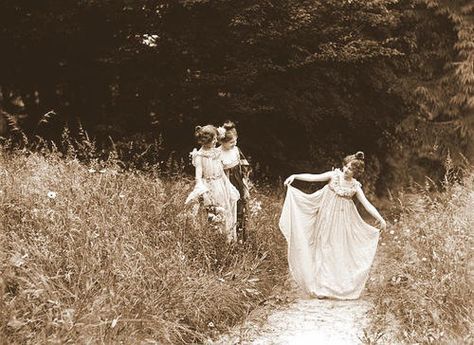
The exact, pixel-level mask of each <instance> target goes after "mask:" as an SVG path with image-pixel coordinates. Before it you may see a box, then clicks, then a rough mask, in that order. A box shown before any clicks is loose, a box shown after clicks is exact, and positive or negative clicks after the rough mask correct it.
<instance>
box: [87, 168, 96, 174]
mask: <svg viewBox="0 0 474 345" xmlns="http://www.w3.org/2000/svg"><path fill="white" fill-rule="evenodd" d="M88 171H89V173H90V174H93V173H95V172H96V170H95V169H92V168H90V169H89V170H88Z"/></svg>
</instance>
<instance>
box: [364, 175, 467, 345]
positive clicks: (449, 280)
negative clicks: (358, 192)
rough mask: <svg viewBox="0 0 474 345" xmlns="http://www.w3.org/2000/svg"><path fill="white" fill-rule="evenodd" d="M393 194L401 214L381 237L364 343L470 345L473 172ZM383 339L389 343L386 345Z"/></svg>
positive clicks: (371, 285) (371, 283)
mask: <svg viewBox="0 0 474 345" xmlns="http://www.w3.org/2000/svg"><path fill="white" fill-rule="evenodd" d="M426 187H427V188H419V189H418V191H417V193H415V194H410V195H409V196H403V195H401V198H400V199H399V200H397V201H394V203H397V204H398V205H397V208H398V211H399V212H401V213H400V216H399V217H398V218H397V220H396V221H395V222H394V224H392V225H391V226H390V227H389V228H388V231H387V232H386V233H385V234H384V235H383V237H382V240H381V242H380V243H379V248H381V249H382V251H381V260H380V261H381V263H380V265H378V266H377V267H376V269H375V271H374V272H373V276H374V277H379V278H380V279H377V280H376V281H372V282H370V285H369V288H370V290H371V291H372V292H373V295H374V297H375V306H374V308H373V310H372V312H371V317H372V323H371V327H370V329H369V333H370V334H371V337H369V338H371V339H377V337H379V336H382V335H383V334H386V335H385V336H382V339H385V340H388V343H389V344H390V343H393V342H394V340H395V339H394V338H395V337H396V338H397V340H398V341H399V342H400V343H402V344H472V343H474V336H473V334H474V333H473V331H474V329H473V310H474V299H473V298H472V296H473V286H474V256H473V253H474V251H473V249H474V242H473V232H474V174H470V175H468V176H466V177H465V179H464V181H463V183H462V184H449V183H445V185H444V189H443V191H442V192H433V191H432V189H433V188H432V187H433V184H432V183H429V181H428V184H427V186H426ZM390 339H392V340H391V341H390Z"/></svg>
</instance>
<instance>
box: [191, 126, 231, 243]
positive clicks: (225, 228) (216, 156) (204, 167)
mask: <svg viewBox="0 0 474 345" xmlns="http://www.w3.org/2000/svg"><path fill="white" fill-rule="evenodd" d="M195 136H196V140H197V142H198V143H199V144H200V145H201V148H200V149H199V150H196V149H194V150H193V152H191V158H192V163H193V165H194V166H195V168H196V172H195V178H196V185H195V187H194V189H193V191H192V192H191V193H190V194H189V195H188V197H187V199H186V202H185V203H186V204H189V203H191V202H193V201H199V200H201V201H202V202H203V204H204V206H205V207H206V208H207V209H208V211H209V213H210V214H212V215H214V219H211V221H214V223H217V224H219V226H218V229H219V231H221V232H222V233H224V234H225V235H226V237H227V241H228V242H233V241H236V239H237V234H236V224H237V200H239V198H240V195H239V191H238V190H237V189H236V188H235V187H234V186H233V185H232V184H231V183H230V181H229V178H228V177H227V176H226V174H225V173H224V166H223V163H222V150H221V149H220V148H216V143H217V136H218V132H217V129H216V128H215V127H214V126H212V125H206V126H203V127H201V126H197V127H196V129H195ZM215 218H218V221H216V220H215Z"/></svg>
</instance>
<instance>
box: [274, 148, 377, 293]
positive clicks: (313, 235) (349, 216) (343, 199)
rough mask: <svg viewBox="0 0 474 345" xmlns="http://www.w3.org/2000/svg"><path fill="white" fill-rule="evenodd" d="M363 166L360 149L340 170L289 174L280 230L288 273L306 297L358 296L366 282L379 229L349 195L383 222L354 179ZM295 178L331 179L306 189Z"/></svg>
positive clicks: (306, 179)
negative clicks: (296, 185)
mask: <svg viewBox="0 0 474 345" xmlns="http://www.w3.org/2000/svg"><path fill="white" fill-rule="evenodd" d="M363 171H364V154H363V152H360V151H359V152H357V153H356V154H355V155H350V156H347V157H346V158H345V159H344V167H343V170H342V171H341V170H339V169H337V170H334V171H329V172H325V173H322V174H297V175H291V176H290V177H288V178H287V179H286V181H285V185H286V186H288V190H287V194H286V198H285V202H284V205H283V210H282V214H281V217H280V229H281V231H282V233H283V235H284V236H285V238H286V240H287V242H288V264H289V268H290V272H291V275H292V276H293V278H294V279H295V281H296V282H297V284H298V285H299V286H300V287H301V288H302V289H303V291H304V292H305V293H306V294H308V295H310V296H315V297H318V298H325V297H329V298H336V299H357V298H359V296H360V294H361V292H362V290H363V288H364V285H365V283H366V281H367V277H368V274H369V270H370V267H371V265H372V261H373V259H374V256H375V252H376V249H377V242H378V239H379V230H377V229H376V228H374V227H373V226H371V225H369V224H367V223H366V222H365V221H364V220H363V219H362V218H361V216H360V215H359V212H358V211H357V208H356V206H355V204H354V202H353V200H352V198H353V197H354V196H356V197H357V199H358V200H359V201H360V202H361V204H362V205H363V206H364V207H365V209H366V210H367V211H368V212H369V213H370V214H371V215H372V216H373V217H374V218H375V219H377V220H378V221H379V222H380V227H381V228H382V229H385V227H386V223H385V221H384V219H383V218H382V216H381V215H380V214H379V212H378V211H377V210H376V208H375V207H374V206H373V205H372V204H371V203H370V202H369V201H368V200H367V198H366V197H365V195H364V192H363V191H362V188H361V184H360V183H359V182H358V181H357V180H356V179H355V178H354V176H358V175H360V174H361V173H363ZM294 180H301V181H308V182H324V181H329V183H328V184H326V185H325V186H324V187H323V188H322V189H320V190H318V191H316V192H315V193H313V194H306V193H303V192H302V191H300V190H298V189H296V188H294V187H292V186H291V183H292V182H293V181H294Z"/></svg>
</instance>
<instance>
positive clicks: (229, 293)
mask: <svg viewBox="0 0 474 345" xmlns="http://www.w3.org/2000/svg"><path fill="white" fill-rule="evenodd" d="M90 162H91V163H89V164H87V165H85V164H83V163H80V162H79V161H78V160H77V159H75V158H74V154H71V155H69V156H67V155H66V156H64V155H62V154H59V153H57V152H54V151H53V152H49V153H43V154H39V153H32V152H29V151H18V150H17V151H13V152H11V151H9V152H8V153H7V151H0V220H1V226H2V227H1V229H0V230H1V231H0V343H2V342H3V343H5V344H46V343H60V344H67V343H88V344H109V343H120V342H123V343H125V344H128V343H137V344H140V343H141V344H190V343H202V342H204V341H205V340H206V339H209V338H212V337H214V336H217V335H218V334H219V333H222V332H225V331H226V330H227V329H228V328H230V327H232V326H233V325H235V324H238V323H239V322H240V321H242V320H243V319H245V317H246V315H247V314H248V313H249V311H251V310H254V309H255V308H257V307H258V306H259V305H261V304H265V303H264V301H265V300H266V299H268V298H271V295H272V293H273V292H274V291H275V290H276V289H278V288H281V286H282V284H284V283H285V281H286V278H287V261H286V244H285V242H284V239H283V237H282V236H281V234H280V232H279V230H278V228H277V224H278V217H279V215H280V210H281V204H282V202H283V189H271V188H268V187H257V188H255V189H254V190H253V193H252V202H251V216H250V238H249V241H248V243H247V244H246V245H245V246H241V245H227V244H225V238H224V237H223V236H222V235H220V234H219V233H217V232H216V231H215V230H213V229H212V228H211V227H210V226H209V225H208V224H207V222H206V219H205V216H206V215H205V214H203V213H201V212H200V213H198V214H197V216H195V215H194V213H193V209H192V208H186V207H184V200H185V198H186V196H187V194H188V192H189V191H190V190H191V189H192V187H193V183H194V182H193V181H192V180H191V179H190V178H189V177H185V176H183V175H182V174H178V175H176V176H169V177H167V178H160V177H159V176H161V174H160V172H159V171H156V170H153V169H152V170H150V171H149V172H143V171H138V170H126V171H124V170H122V168H121V166H122V165H121V164H120V162H117V161H116V160H113V159H112V160H110V161H108V162H106V163H98V162H97V161H95V160H93V159H92V160H90ZM445 187H446V188H445V189H444V190H443V191H442V192H433V191H427V190H426V189H423V188H420V190H419V191H418V192H417V193H412V194H410V195H409V197H408V196H403V195H401V196H400V199H397V200H393V201H392V202H391V207H392V208H393V210H394V213H395V214H398V216H397V218H396V221H395V222H394V223H393V224H392V225H390V226H389V228H388V229H387V231H386V232H385V233H383V235H382V237H381V241H380V243H379V251H378V254H377V256H378V259H377V261H378V265H377V266H376V268H375V270H374V272H372V277H373V278H372V279H370V280H369V283H368V288H369V291H370V294H371V296H373V297H374V300H375V305H374V308H373V310H372V311H371V318H372V322H371V326H370V327H369V329H367V336H366V340H367V343H374V342H375V343H376V339H377V338H378V337H380V336H382V339H384V338H385V340H388V341H389V343H390V339H392V340H394V337H396V338H397V339H398V340H397V341H400V342H402V343H408V344H415V343H418V344H431V343H433V344H439V343H441V344H442V343H445V344H464V343H470V342H471V343H472V342H473V339H472V335H471V334H472V324H473V323H472V310H473V302H472V299H471V298H470V297H471V296H472V286H473V275H472V273H473V272H472V265H473V256H472V249H473V240H472V231H473V228H474V226H473V225H474V212H473V211H472V210H473V209H474V192H473V190H474V175H470V176H468V177H466V178H465V180H464V182H463V184H462V185H461V184H455V185H448V184H446V185H445ZM431 189H432V188H431ZM384 203H385V204H388V202H387V201H385V202H384Z"/></svg>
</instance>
